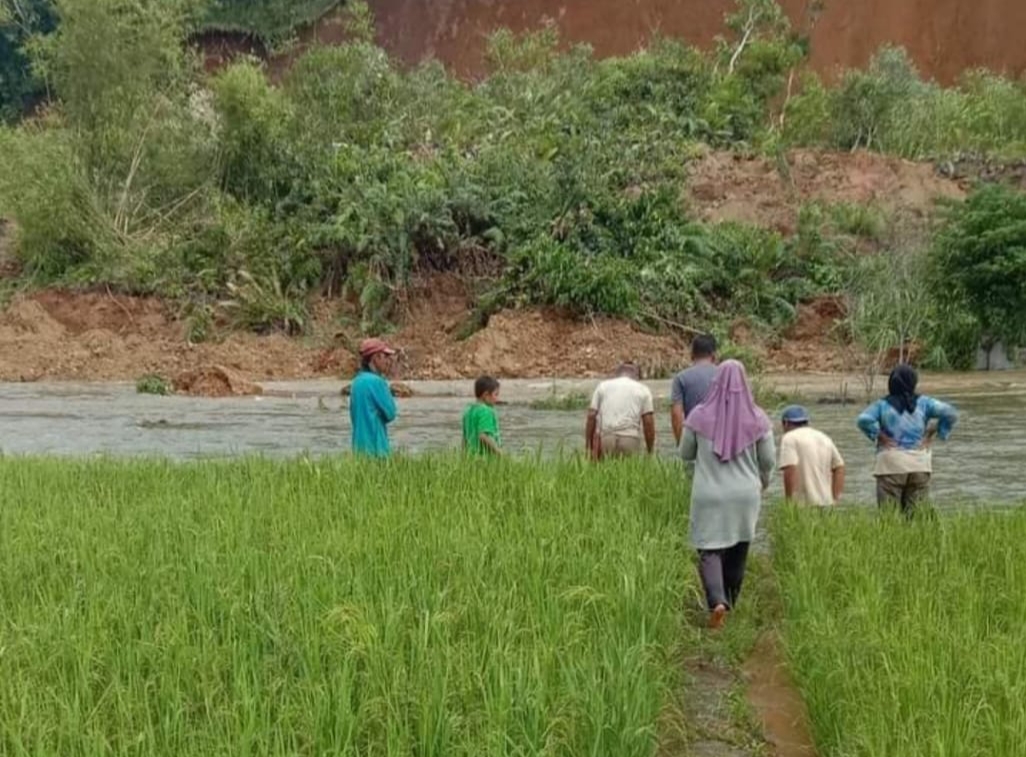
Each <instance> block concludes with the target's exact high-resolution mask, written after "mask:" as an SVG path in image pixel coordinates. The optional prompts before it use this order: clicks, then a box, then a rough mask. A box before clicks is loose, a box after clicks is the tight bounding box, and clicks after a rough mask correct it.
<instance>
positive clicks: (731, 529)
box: [680, 360, 776, 628]
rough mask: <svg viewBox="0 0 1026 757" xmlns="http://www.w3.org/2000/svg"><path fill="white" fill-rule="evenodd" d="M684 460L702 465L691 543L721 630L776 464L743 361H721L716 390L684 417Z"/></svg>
mask: <svg viewBox="0 0 1026 757" xmlns="http://www.w3.org/2000/svg"><path fill="white" fill-rule="evenodd" d="M680 456H681V457H682V458H683V459H684V460H685V461H687V462H694V463H695V472H694V477H693V481H692V487H691V524H690V540H691V546H693V547H694V548H695V549H697V550H698V558H699V573H700V575H701V577H702V585H703V587H704V588H705V597H706V601H707V602H708V605H709V613H710V615H709V626H710V627H711V628H721V627H722V626H723V623H724V621H725V620H726V616H727V612H728V611H730V610H731V609H733V607H734V606H735V605H736V604H737V599H738V595H739V594H740V593H741V583H742V581H743V580H744V576H745V563H746V562H747V560H748V545H749V544H750V543H751V541H752V539H753V538H754V537H755V525H756V522H757V521H758V519H759V508H760V506H761V505H762V492H763V490H765V488H766V487H767V486H768V485H769V481H770V475H771V474H772V473H773V469H774V467H775V461H776V448H775V445H774V443H773V426H772V424H771V423H770V420H769V418H768V417H767V415H766V413H764V412H763V411H762V410H761V409H760V408H759V407H758V406H757V405H756V404H755V399H754V398H753V397H752V390H751V389H750V388H749V386H748V376H747V375H746V374H745V367H744V366H743V365H742V364H741V363H739V362H738V361H737V360H726V361H724V362H723V363H721V364H720V366H719V367H718V368H717V369H716V376H715V377H714V378H713V382H712V385H711V386H710V387H709V393H708V394H707V395H706V397H705V399H704V400H703V401H702V404H700V405H699V406H698V407H696V408H695V409H694V410H693V411H692V412H691V413H690V414H689V415H688V417H687V419H686V420H685V426H684V435H683V438H682V439H681V443H680Z"/></svg>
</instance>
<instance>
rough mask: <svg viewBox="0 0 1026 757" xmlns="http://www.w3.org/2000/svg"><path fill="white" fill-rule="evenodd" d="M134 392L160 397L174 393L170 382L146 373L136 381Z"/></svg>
mask: <svg viewBox="0 0 1026 757" xmlns="http://www.w3.org/2000/svg"><path fill="white" fill-rule="evenodd" d="M135 391H136V392H138V393H139V394H157V395H160V396H164V395H168V394H173V393H174V391H173V389H172V388H171V382H170V381H168V380H167V379H166V378H164V377H163V376H159V375H157V374H155V373H148V374H146V375H145V376H143V377H142V378H140V379H139V380H138V381H136V382H135Z"/></svg>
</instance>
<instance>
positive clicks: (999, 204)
mask: <svg viewBox="0 0 1026 757" xmlns="http://www.w3.org/2000/svg"><path fill="white" fill-rule="evenodd" d="M931 262H932V264H933V266H934V270H935V275H936V279H935V287H936V289H937V294H938V296H941V297H943V298H944V299H945V300H947V301H949V302H951V301H954V302H961V303H963V304H964V308H965V311H966V312H967V313H968V314H970V315H971V316H972V318H973V319H975V321H976V323H977V324H978V328H979V332H978V333H979V336H980V338H981V339H982V340H983V343H984V344H985V345H986V346H991V345H993V344H994V343H995V342H998V341H1001V342H1003V343H1004V344H1005V346H1006V347H1010V348H1015V347H1020V346H1023V345H1026V193H1023V192H1021V191H1019V190H1016V189H1012V188H1010V187H1005V186H1002V185H993V186H985V187H982V188H980V189H978V190H977V191H975V192H973V193H972V194H971V195H970V196H969V198H968V199H967V200H966V201H965V202H964V203H962V204H954V205H951V206H949V209H948V211H947V214H946V218H945V222H944V224H943V225H942V226H941V227H940V228H939V230H938V232H937V235H936V238H935V242H934V246H933V249H932V251H931Z"/></svg>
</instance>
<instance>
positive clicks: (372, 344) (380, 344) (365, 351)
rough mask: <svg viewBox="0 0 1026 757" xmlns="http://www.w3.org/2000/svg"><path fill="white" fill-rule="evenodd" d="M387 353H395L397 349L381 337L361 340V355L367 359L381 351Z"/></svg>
mask: <svg viewBox="0 0 1026 757" xmlns="http://www.w3.org/2000/svg"><path fill="white" fill-rule="evenodd" d="M382 352H383V353H385V354H386V355H394V354H395V350H393V349H392V348H391V347H389V346H388V345H387V344H386V343H385V342H384V341H383V340H381V339H364V340H363V341H362V342H360V357H362V358H364V359H367V358H371V357H374V356H375V355H377V354H379V353H382Z"/></svg>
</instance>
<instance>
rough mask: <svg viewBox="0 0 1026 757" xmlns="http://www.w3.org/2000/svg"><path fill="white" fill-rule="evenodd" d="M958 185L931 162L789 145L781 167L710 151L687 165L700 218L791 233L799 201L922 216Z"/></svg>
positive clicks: (956, 192) (958, 191)
mask: <svg viewBox="0 0 1026 757" xmlns="http://www.w3.org/2000/svg"><path fill="white" fill-rule="evenodd" d="M964 195H965V191H964V189H963V188H962V186H961V185H960V184H959V183H958V182H956V181H954V180H952V179H947V178H944V177H942V176H939V175H938V174H937V173H936V171H935V170H934V168H933V166H931V165H928V164H925V163H913V162H910V161H907V160H902V159H900V158H894V157H891V156H887V155H880V154H877V153H870V152H856V153H824V152H818V151H812V150H794V151H792V152H790V153H788V155H787V160H786V166H785V165H783V164H780V165H778V164H776V163H775V162H773V161H771V160H768V159H766V158H745V157H742V156H739V155H736V154H734V153H729V152H716V151H711V152H709V153H708V154H706V155H705V156H704V157H702V158H700V159H699V160H697V161H695V162H694V163H693V164H692V165H691V166H690V171H689V178H688V200H689V202H690V203H691V206H692V207H693V209H694V212H695V213H696V214H697V215H698V216H699V217H700V218H702V219H703V220H707V221H737V222H742V223H752V224H756V225H759V226H765V227H768V228H774V229H777V230H779V231H780V232H781V233H784V234H790V233H793V232H794V230H795V228H796V226H797V222H798V211H799V209H800V207H801V205H802V204H803V203H807V202H811V201H820V202H824V203H842V202H843V203H858V204H872V205H876V206H878V207H879V208H880V209H881V210H884V211H887V212H890V213H901V214H903V215H906V216H912V217H922V216H924V215H926V214H927V213H929V212H930V210H931V209H932V208H933V206H934V202H935V200H936V198H939V197H948V198H961V197H963V196H964Z"/></svg>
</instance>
